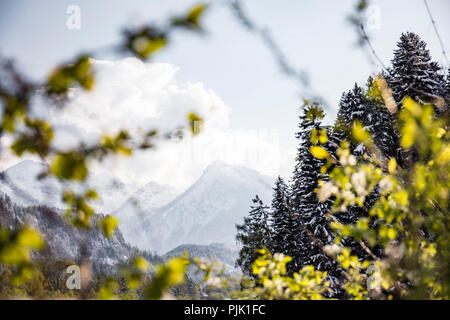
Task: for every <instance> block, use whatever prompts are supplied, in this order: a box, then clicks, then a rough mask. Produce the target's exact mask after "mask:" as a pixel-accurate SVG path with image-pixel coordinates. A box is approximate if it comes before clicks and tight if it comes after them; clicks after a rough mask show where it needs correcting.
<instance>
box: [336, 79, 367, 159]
mask: <svg viewBox="0 0 450 320" xmlns="http://www.w3.org/2000/svg"><path fill="white" fill-rule="evenodd" d="M355 120H357V121H359V122H361V123H367V122H368V121H367V120H368V119H367V108H366V100H365V99H364V96H363V90H362V88H361V87H359V86H358V85H357V84H356V83H355V85H354V87H353V89H352V90H350V91H348V92H345V93H343V94H342V97H341V100H340V102H339V111H338V114H337V119H336V123H335V127H334V132H335V135H336V136H337V137H339V138H340V139H341V140H347V141H349V142H351V141H352V138H351V126H352V124H353V122H354V121H355ZM350 147H351V148H350V149H351V152H352V153H353V154H354V155H356V156H362V155H363V154H364V152H366V151H367V150H366V148H365V146H364V144H363V143H358V144H356V145H355V144H351V145H350Z"/></svg>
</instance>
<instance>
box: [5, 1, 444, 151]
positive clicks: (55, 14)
mask: <svg viewBox="0 0 450 320" xmlns="http://www.w3.org/2000/svg"><path fill="white" fill-rule="evenodd" d="M213 2H214V4H217V5H215V6H213V7H211V10H210V11H209V12H208V14H207V15H206V16H205V20H204V26H205V28H206V29H207V30H208V33H207V35H206V36H204V37H199V36H197V35H191V34H189V33H185V32H181V34H178V35H177V36H175V37H173V38H172V41H171V45H170V46H169V47H168V48H167V49H164V50H163V51H161V52H160V53H158V54H157V55H155V57H154V58H153V60H152V61H156V62H168V63H171V64H173V65H176V66H178V67H180V71H179V74H178V78H179V79H181V80H182V81H184V80H189V81H199V82H202V83H204V84H205V86H206V87H207V88H210V89H212V90H213V91H214V92H215V93H216V94H217V95H218V96H220V97H221V98H222V99H223V100H224V102H225V104H226V105H227V106H228V107H230V108H231V109H232V113H231V127H232V128H267V129H279V130H280V137H281V145H282V150H284V149H287V148H294V147H295V146H296V141H295V139H294V132H295V131H296V128H297V115H298V110H299V106H300V105H301V100H300V97H299V96H298V90H297V89H296V84H295V83H293V82H292V80H289V79H286V78H285V77H284V76H283V75H281V74H280V73H279V72H278V67H277V65H276V64H275V63H274V60H273V57H272V56H271V55H270V54H269V52H268V50H267V49H266V48H265V47H264V45H263V44H262V41H261V39H260V38H258V37H257V36H255V35H253V34H250V33H248V32H247V31H246V30H245V29H243V28H242V27H241V26H240V25H239V24H238V23H237V22H236V20H235V19H234V18H233V17H232V15H231V14H230V11H229V10H227V8H225V7H224V6H221V5H220V1H213ZM194 3H195V1H193V0H158V1H156V0H153V1H151V0H127V1H120V0H96V1H92V0H82V1H81V0H79V1H76V0H58V1H50V0H40V1H32V0H15V1H5V0H1V1H0V52H2V53H3V54H5V55H7V56H12V57H14V58H15V59H16V61H17V62H18V64H19V66H20V67H21V68H22V70H23V71H25V72H26V73H27V74H28V75H30V76H31V77H33V78H35V79H43V78H44V77H45V76H46V74H47V71H48V70H49V69H51V67H52V66H54V65H55V64H56V63H58V62H61V61H64V60H65V59H70V58H71V57H74V56H75V55H76V54H77V53H79V52H82V51H89V50H90V49H93V50H95V49H98V48H102V47H104V46H108V45H111V44H117V43H118V42H119V41H120V30H121V28H122V27H123V26H126V25H130V24H136V23H139V22H146V21H153V20H155V19H156V20H157V21H163V20H164V18H165V17H168V16H170V15H171V14H176V13H180V12H184V11H185V10H186V9H187V8H189V7H190V6H191V5H192V4H194ZM372 3H373V4H374V5H376V6H378V7H379V9H380V11H379V12H380V28H379V29H378V30H373V31H372V36H373V45H374V47H375V49H376V51H377V53H378V55H379V56H380V58H381V59H382V60H383V61H384V63H385V64H389V61H390V59H391V58H392V50H393V49H394V47H395V43H396V41H397V40H398V38H399V36H400V34H401V33H402V32H405V31H413V32H416V33H418V34H419V35H420V36H421V37H422V39H423V40H425V41H426V42H427V43H428V45H429V48H430V50H431V52H432V55H433V58H434V59H435V60H439V61H440V62H443V60H442V57H441V50H440V47H439V43H438V40H437V38H436V36H435V34H434V32H433V28H432V25H431V22H430V20H429V18H428V16H427V12H426V10H425V6H424V3H423V1H422V0H398V1H392V0H379V1H373V2H372ZM70 4H76V5H79V6H80V8H81V30H68V29H67V28H66V19H67V16H68V15H67V14H66V8H67V6H68V5H70ZM245 4H246V7H247V9H248V10H247V11H248V13H249V15H250V16H251V17H252V18H253V20H255V21H256V22H258V23H259V24H263V25H266V26H267V27H269V28H270V29H271V31H272V34H273V35H274V37H275V38H276V39H277V41H278V42H279V44H280V46H281V47H282V48H283V50H284V51H285V53H286V56H287V57H288V60H289V61H291V62H292V64H293V65H295V66H297V67H299V68H304V69H305V70H306V71H307V72H308V73H309V75H310V77H311V80H312V85H313V87H314V88H315V89H316V90H317V91H318V92H319V93H320V94H321V95H322V96H323V97H325V98H326V100H327V102H328V103H329V106H330V109H329V110H328V111H327V113H328V116H327V121H328V122H331V121H332V120H333V119H334V116H335V113H336V109H337V103H338V101H339V99H340V95H341V93H342V92H343V91H344V90H348V89H350V88H351V87H352V86H353V83H354V82H355V81H356V82H359V83H364V82H365V81H366V79H367V77H368V75H369V74H370V73H371V72H373V71H376V68H374V66H373V65H371V64H370V62H369V61H368V59H367V55H366V54H365V53H364V51H362V50H361V49H359V48H357V47H355V46H354V45H353V44H354V41H355V39H356V35H355V32H354V30H353V28H352V27H351V26H349V24H348V23H347V21H346V20H345V18H346V16H347V14H348V13H349V12H351V11H352V10H353V6H354V4H355V0H342V1H335V0H333V1H331V0H327V1H325V0H323V1H292V0H276V1H275V0H247V1H245ZM429 5H430V8H431V10H432V13H433V15H434V18H435V20H436V22H437V24H438V28H439V31H440V34H441V37H442V39H443V41H444V44H445V45H446V46H447V51H450V19H449V18H450V14H449V13H450V1H448V0H429ZM120 57H124V56H119V55H111V54H110V53H107V52H105V53H104V54H100V55H98V56H97V58H100V59H102V58H103V59H110V58H120Z"/></svg>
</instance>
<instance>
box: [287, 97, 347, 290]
mask: <svg viewBox="0 0 450 320" xmlns="http://www.w3.org/2000/svg"><path fill="white" fill-rule="evenodd" d="M303 110H304V111H303V114H302V115H301V116H300V130H299V132H298V133H297V138H298V139H299V148H298V155H297V164H296V167H295V171H294V178H293V186H292V196H291V198H292V209H293V211H294V212H295V213H296V215H297V222H298V224H299V228H298V232H299V234H298V242H299V243H300V244H301V247H300V248H299V249H298V253H297V256H296V259H297V263H298V265H299V267H303V266H305V265H313V266H314V267H315V268H316V269H317V270H320V271H327V272H328V280H329V281H330V282H331V285H332V287H333V288H336V290H335V291H334V292H333V294H337V293H338V292H339V290H338V289H337V288H338V287H339V285H338V284H339V279H340V277H341V276H342V275H341V270H340V269H339V268H338V266H337V263H336V262H335V261H334V260H333V259H331V258H330V257H328V256H327V255H326V254H325V252H323V251H322V248H321V246H323V245H327V244H332V243H333V241H334V237H333V235H332V231H331V229H330V227H329V221H328V219H327V217H328V215H327V214H328V212H329V210H330V207H331V200H328V201H326V202H324V203H322V202H320V201H319V200H318V199H317V196H316V188H318V181H319V180H320V179H321V180H327V176H326V174H324V173H322V172H321V168H322V167H323V166H324V165H325V163H326V160H325V159H317V158H315V157H314V156H313V155H312V154H311V152H310V148H311V147H312V146H313V145H320V146H322V147H323V148H325V149H328V147H329V141H328V139H318V140H317V139H316V137H317V133H318V132H319V133H322V135H323V133H324V132H326V127H324V126H322V125H321V121H322V118H323V111H322V110H321V109H320V108H319V107H318V106H307V107H305V108H304V109H303Z"/></svg>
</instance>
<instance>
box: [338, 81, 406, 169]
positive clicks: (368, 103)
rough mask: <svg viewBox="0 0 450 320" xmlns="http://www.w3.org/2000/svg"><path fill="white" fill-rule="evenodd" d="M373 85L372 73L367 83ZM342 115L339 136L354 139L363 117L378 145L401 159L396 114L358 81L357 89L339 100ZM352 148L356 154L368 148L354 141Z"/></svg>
mask: <svg viewBox="0 0 450 320" xmlns="http://www.w3.org/2000/svg"><path fill="white" fill-rule="evenodd" d="M371 86H373V79H372V78H371V77H370V78H369V80H368V85H367V87H368V88H370V87H371ZM339 106H340V108H339V112H338V118H337V120H336V125H335V128H334V131H335V132H336V136H337V137H339V139H342V140H347V141H350V142H351V141H352V136H351V126H352V124H353V122H354V121H359V122H360V123H361V124H362V125H363V126H364V129H365V130H367V131H368V133H370V135H371V137H372V138H373V141H374V143H375V145H376V146H377V147H378V148H379V149H380V151H381V152H382V153H383V155H384V156H385V157H386V158H387V159H389V158H392V157H395V158H396V159H397V161H398V162H399V163H401V156H400V143H399V133H398V130H396V124H395V118H394V116H393V115H392V114H391V113H390V112H389V111H388V110H387V109H386V107H385V105H384V104H383V102H382V101H378V100H376V99H373V98H372V97H370V96H368V95H367V94H366V93H365V92H364V90H363V89H362V88H361V87H359V86H358V85H357V84H355V86H354V88H353V90H351V91H348V92H346V93H344V94H343V95H342V98H341V101H340V104H339ZM350 147H351V151H352V153H353V154H354V155H356V156H361V155H362V154H363V153H364V152H367V150H366V147H365V146H364V144H363V143H361V142H360V143H358V144H356V145H355V144H350Z"/></svg>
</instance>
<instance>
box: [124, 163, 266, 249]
mask: <svg viewBox="0 0 450 320" xmlns="http://www.w3.org/2000/svg"><path fill="white" fill-rule="evenodd" d="M272 183H273V179H272V178H270V177H267V176H263V175H261V174H260V173H258V172H257V171H255V170H252V169H248V168H245V167H234V166H230V165H227V164H225V163H223V162H214V163H213V164H211V165H210V166H209V167H207V168H206V169H205V171H204V172H203V174H202V176H201V177H200V178H199V180H198V181H197V182H196V183H194V185H192V186H191V187H190V188H189V189H187V190H186V191H185V192H183V193H182V194H181V195H180V196H178V197H177V198H176V199H174V200H173V201H171V202H170V203H168V204H167V205H165V206H163V207H160V208H154V207H150V208H144V207H143V210H141V211H140V212H139V213H138V214H136V215H133V219H124V217H125V215H124V213H123V212H122V213H121V215H117V216H118V217H119V219H120V217H122V219H121V221H119V222H120V224H119V225H120V228H121V230H122V232H123V234H124V237H125V238H126V239H127V241H129V242H130V243H131V244H132V245H136V246H137V247H138V248H141V249H149V250H152V251H153V250H154V251H156V252H159V253H164V252H166V251H168V250H170V249H172V248H175V247H177V246H179V245H181V244H185V243H195V244H210V243H222V244H228V245H236V242H235V233H236V228H235V225H236V223H242V218H243V217H244V216H246V215H247V214H248V211H249V208H250V205H251V204H252V201H251V200H252V198H253V197H254V196H255V195H256V194H258V195H259V196H260V198H261V199H262V200H263V201H265V202H267V201H270V198H271V193H272Z"/></svg>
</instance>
